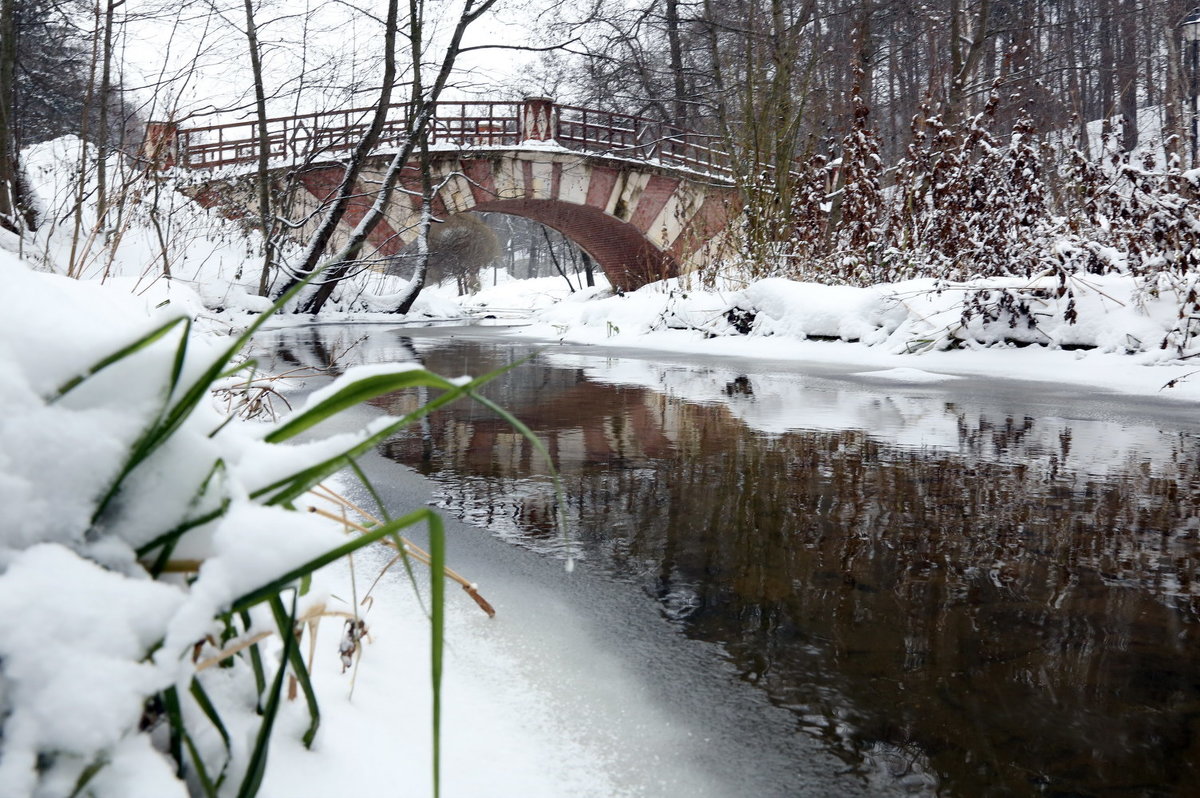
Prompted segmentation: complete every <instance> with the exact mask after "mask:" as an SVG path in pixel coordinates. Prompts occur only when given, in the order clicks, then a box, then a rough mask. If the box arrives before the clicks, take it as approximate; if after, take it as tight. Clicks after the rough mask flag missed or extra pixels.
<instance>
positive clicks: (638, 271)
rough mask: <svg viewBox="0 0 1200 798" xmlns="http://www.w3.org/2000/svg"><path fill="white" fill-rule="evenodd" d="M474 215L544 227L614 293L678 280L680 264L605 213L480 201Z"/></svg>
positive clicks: (540, 203)
mask: <svg viewBox="0 0 1200 798" xmlns="http://www.w3.org/2000/svg"><path fill="white" fill-rule="evenodd" d="M471 211H472V212H480V213H500V214H506V215H510V216H520V217H523V218H526V219H529V220H531V221H533V222H537V223H538V224H541V225H545V226H546V227H549V228H550V229H552V230H555V231H557V232H559V233H561V234H562V235H563V236H565V237H566V238H567V239H568V240H570V241H571V242H572V243H574V244H575V245H576V246H577V247H579V248H580V249H581V250H583V251H584V252H586V253H587V254H588V256H589V257H591V259H592V260H593V261H594V262H595V264H596V266H598V267H599V268H600V270H601V271H603V272H604V275H605V276H606V277H607V278H608V281H609V283H610V284H611V285H612V287H613V288H614V289H617V290H620V291H632V290H634V289H636V288H640V287H641V286H643V285H645V284H647V283H650V282H654V281H655V280H662V279H666V278H668V277H677V276H679V263H678V261H677V260H676V259H675V258H674V257H673V256H672V255H671V254H670V253H669V252H664V251H663V250H660V249H659V248H658V247H656V246H654V245H653V244H652V243H651V242H650V241H648V240H647V239H646V237H645V236H644V235H643V234H642V233H641V232H640V231H639V230H638V229H637V228H636V227H634V226H633V225H631V224H629V223H628V222H623V221H621V220H620V219H617V218H615V217H613V216H610V215H608V214H606V213H605V212H604V211H602V210H600V209H598V208H593V207H589V206H586V205H575V204H572V203H568V202H562V201H559V200H541V199H496V200H488V201H484V202H477V203H476V204H475V206H474V207H473V208H471Z"/></svg>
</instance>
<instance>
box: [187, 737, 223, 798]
mask: <svg viewBox="0 0 1200 798" xmlns="http://www.w3.org/2000/svg"><path fill="white" fill-rule="evenodd" d="M183 744H184V745H185V746H187V750H188V755H189V756H190V757H191V760H192V767H193V768H195V770H196V778H198V779H199V780H200V789H202V790H204V795H205V798H217V785H216V784H214V783H213V780H212V778H210V777H209V775H208V768H206V767H204V760H203V759H201V758H200V752H199V751H197V750H196V744H195V743H194V742H192V736H191V735H190V734H188V733H187V732H184V734H183Z"/></svg>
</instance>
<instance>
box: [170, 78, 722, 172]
mask: <svg viewBox="0 0 1200 798" xmlns="http://www.w3.org/2000/svg"><path fill="white" fill-rule="evenodd" d="M374 112H375V109H374V108H351V109H345V110H338V111H323V112H318V113H311V114H299V115H295V116H286V117H276V118H274V119H269V120H267V157H268V158H269V159H272V160H274V159H283V160H286V161H289V162H297V161H300V160H303V159H320V158H321V157H322V156H331V157H337V156H340V155H342V154H344V153H346V152H348V151H349V150H352V149H354V147H356V146H357V145H358V142H359V141H360V140H361V139H362V137H363V135H364V134H365V133H366V132H367V130H368V128H369V126H370V121H371V117H372V115H373V114H374ZM407 135H408V124H407V107H406V106H405V105H403V104H394V105H391V106H389V108H388V113H387V115H386V117H385V121H384V128H383V133H382V135H381V137H380V142H379V147H380V149H387V148H390V147H394V146H399V145H400V144H401V143H402V142H403V141H404V139H405V137H406V136H407ZM152 140H153V142H154V149H155V157H156V159H158V160H159V162H160V163H165V164H167V165H176V164H178V165H179V166H182V167H184V168H187V169H206V168H213V167H219V166H227V165H230V164H239V163H253V162H255V161H257V159H258V152H259V140H258V124H257V122H255V121H253V120H249V121H244V122H232V123H227V124H221V125H208V126H205V127H194V128H188V129H183V130H178V129H177V128H175V126H174V125H171V124H170V123H153V122H152V123H151V124H150V128H149V129H148V131H147V142H150V141H152ZM172 140H173V141H174V145H173V146H172V145H171V141H172ZM530 140H537V141H548V142H555V143H557V144H559V145H560V146H562V147H565V148H567V149H572V150H582V151H585V152H592V153H597V154H602V155H612V156H615V157H624V158H631V159H636V160H648V161H656V162H659V163H662V164H664V165H669V166H682V167H686V168H689V169H693V170H695V171H699V172H704V173H708V174H714V175H721V176H728V175H729V174H730V172H731V170H730V157H729V155H728V154H727V153H726V152H724V151H723V150H722V149H721V148H719V147H718V146H716V140H715V139H714V137H711V136H706V135H703V134H700V133H696V132H693V131H688V130H682V129H680V128H676V127H672V126H670V125H666V124H663V123H661V122H658V121H656V120H653V119H649V118H646V117H639V116H632V115H629V114H619V113H613V112H611V111H599V110H596V109H590V108H583V107H580V106H572V105H558V104H556V103H554V102H553V101H551V100H549V99H546V98H537V97H534V98H526V99H525V100H524V101H522V102H494V101H444V102H439V103H437V105H436V107H435V115H434V119H433V120H432V124H431V125H430V143H431V144H433V145H449V146H452V147H457V148H461V149H464V150H469V149H473V148H493V147H514V146H517V145H519V144H521V143H522V142H525V141H530Z"/></svg>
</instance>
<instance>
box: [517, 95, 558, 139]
mask: <svg viewBox="0 0 1200 798" xmlns="http://www.w3.org/2000/svg"><path fill="white" fill-rule="evenodd" d="M557 134H558V109H557V108H555V106H554V100H552V99H550V98H549V97H526V98H525V99H524V100H523V101H522V104H521V130H520V135H519V138H520V140H521V141H530V140H532V141H553V140H554V138H555V136H556V135H557Z"/></svg>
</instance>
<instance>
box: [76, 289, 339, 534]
mask: <svg viewBox="0 0 1200 798" xmlns="http://www.w3.org/2000/svg"><path fill="white" fill-rule="evenodd" d="M320 273H321V269H317V270H315V271H313V273H312V274H310V275H308V276H307V277H305V278H304V279H303V280H301V281H300V282H298V283H296V285H294V286H292V287H291V288H290V289H288V291H287V292H286V293H284V295H283V296H281V297H280V298H279V299H278V300H276V302H275V303H274V304H273V305H271V307H270V308H269V309H267V311H266V312H264V313H262V314H261V315H260V316H259V317H258V318H257V319H255V320H254V322H253V323H252V324H251V325H250V326H249V327H247V328H246V329H245V330H244V331H243V332H242V334H241V335H239V336H238V337H237V338H236V339H235V340H234V342H233V343H232V344H230V345H229V346H228V347H227V348H226V349H225V350H223V351H222V352H221V353H220V354H219V355H218V356H217V357H215V358H213V361H212V363H211V364H210V365H209V366H208V367H207V368H206V369H205V370H204V371H203V372H202V373H201V374H200V376H199V377H197V378H196V380H195V382H193V383H192V384H191V385H190V386H189V387H188V388H187V390H185V391H184V392H183V395H182V396H181V397H180V398H179V400H178V401H177V402H176V403H175V404H173V405H172V404H170V399H171V397H172V396H173V395H174V393H175V388H176V385H177V381H178V378H179V375H180V373H181V369H182V359H183V356H184V354H185V353H186V340H185V342H184V343H183V346H182V351H180V350H177V351H176V362H175V364H174V365H173V368H172V372H171V381H170V390H169V391H168V399H167V407H166V408H165V410H164V412H162V413H160V414H159V417H158V420H157V421H156V422H155V423H154V424H153V425H151V427H150V428H149V429H148V430H146V432H145V433H144V434H143V435H142V436H141V438H140V439H139V440H138V442H137V444H136V445H135V446H134V448H133V451H132V454H131V456H130V458H129V460H128V462H126V464H125V466H124V467H123V468H122V469H121V472H120V473H119V474H118V475H117V478H116V479H115V480H114V482H113V484H112V485H111V486H110V487H109V489H108V491H107V492H106V493H105V494H104V496H103V497H102V498H101V500H100V502H99V503H98V505H97V507H96V510H95V512H94V513H93V514H92V523H93V524H95V523H96V522H97V521H98V520H99V519H100V517H101V515H103V513H104V511H105V510H106V509H107V508H108V505H109V504H110V503H111V502H112V500H113V498H114V497H115V496H116V495H117V493H118V492H119V491H120V489H121V485H122V484H123V483H124V481H125V478H126V477H128V476H129V474H130V473H132V471H133V470H134V469H135V468H137V467H138V465H140V464H141V463H142V462H144V461H145V460H146V458H148V457H149V456H150V455H152V454H154V452H155V451H157V450H158V448H159V447H160V446H162V445H163V444H164V443H166V442H167V441H168V440H170V438H171V436H172V435H174V434H175V431H176V430H178V429H179V427H180V426H182V425H183V422H184V421H185V420H187V418H188V416H190V415H191V414H192V411H194V410H195V409H196V406H197V405H199V404H200V402H201V401H203V399H204V398H205V397H206V396H208V394H209V392H210V391H211V390H212V386H213V384H214V383H216V382H217V380H219V379H220V378H221V375H222V374H224V373H226V371H227V370H228V368H229V367H228V364H229V363H230V362H231V361H232V360H233V358H234V356H235V355H237V353H238V352H240V351H241V350H242V348H243V347H245V345H246V344H247V343H248V342H249V340H250V338H251V337H252V336H253V335H254V333H256V332H258V330H259V328H260V327H262V325H263V324H265V323H266V321H267V319H269V318H270V317H271V316H273V315H274V314H275V313H277V312H278V311H279V310H280V308H282V307H283V306H284V305H285V304H286V303H287V302H289V301H291V299H292V298H293V297H295V296H296V295H297V294H298V293H299V292H300V291H301V290H303V288H304V286H306V285H308V283H309V282H311V281H312V280H313V279H314V278H316V276H317V275H318V274H320ZM183 321H184V323H185V331H184V332H185V336H184V337H185V339H186V338H187V337H189V334H190V331H191V320H190V319H184V320H183ZM238 365H239V366H240V364H238Z"/></svg>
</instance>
